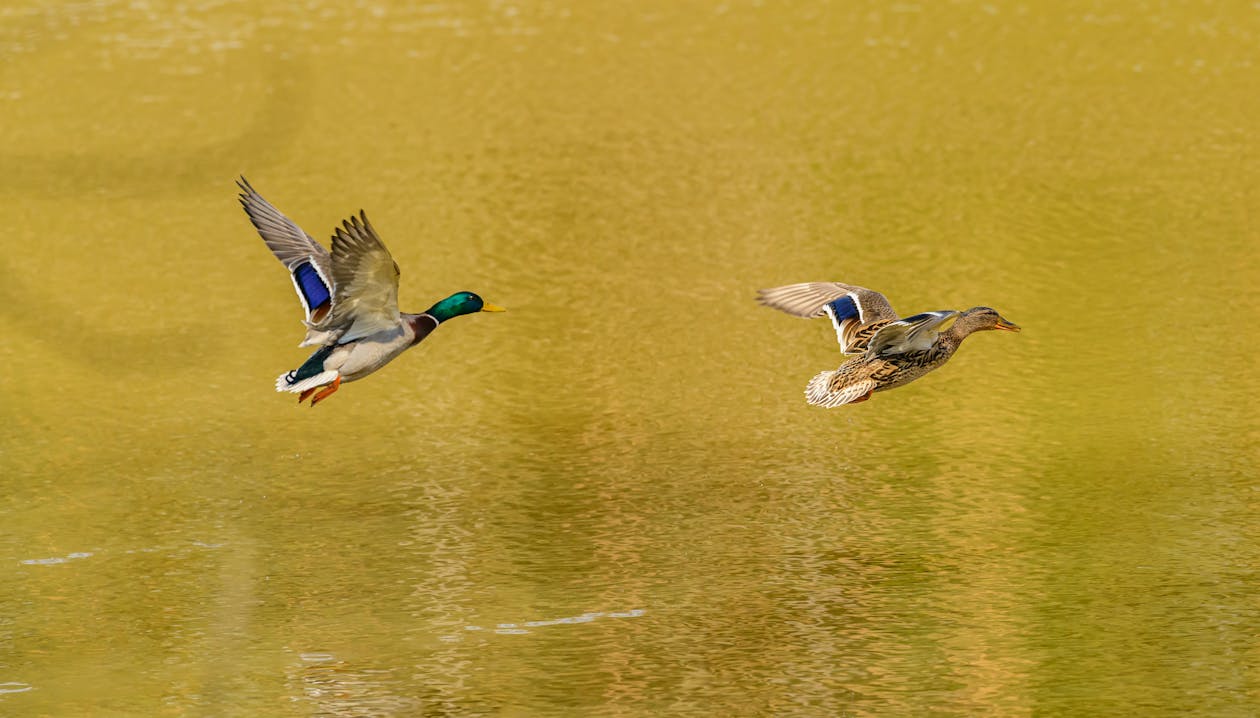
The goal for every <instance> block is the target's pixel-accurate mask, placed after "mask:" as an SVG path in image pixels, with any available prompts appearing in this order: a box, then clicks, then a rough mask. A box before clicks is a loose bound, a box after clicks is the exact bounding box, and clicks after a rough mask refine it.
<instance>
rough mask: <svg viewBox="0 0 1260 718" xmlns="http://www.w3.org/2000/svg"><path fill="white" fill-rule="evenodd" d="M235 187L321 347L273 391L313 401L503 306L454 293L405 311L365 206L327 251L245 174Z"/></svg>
mask: <svg viewBox="0 0 1260 718" xmlns="http://www.w3.org/2000/svg"><path fill="white" fill-rule="evenodd" d="M236 184H237V186H238V187H240V189H241V194H240V199H241V206H242V207H244V208H245V214H247V215H249V220H250V221H251V222H253V224H254V227H255V228H257V229H258V233H259V234H261V235H262V238H263V241H264V242H266V243H267V247H268V248H269V249H270V250H271V251H272V253H273V254H275V255H276V258H277V259H279V260H280V262H281V263H283V264H284V266H285V269H287V270H289V274H290V276H291V278H292V279H293V288H294V289H296V290H297V295H298V299H299V300H300V301H301V302H302V309H303V310H304V311H305V312H306V319H305V321H304V323H305V324H306V327H307V329H306V338H305V339H304V340H303V341H302V343H301V344H299V345H298V346H318V347H319V349H317V350H316V351H315V353H314V354H312V355H311V356H310V358H308V359H307V360H306V361H305V362H304V363H303V364H302V366H300V367H298V368H297V369H294V370H293V371H290V372H286V373H284V374H281V375H280V377H279V378H278V379H276V391H288V392H293V393H295V394H297V395H298V403H299V404H300V403H302V402H304V401H306V400H307V399H308V398H310V400H311V406H315V405H316V404H318V403H319V402H321V401H323V400H324V399H327V398H328V397H329V396H330V395H331V394H332V393H333V392H335V391H337V388H338V387H340V386H341V383H342V382H343V381H355V380H356V379H362V378H363V377H365V376H367V375H368V374H371V373H372V372H374V371H376V370H377V369H380V368H381V367H383V366H385V365H386V364H388V363H389V362H391V361H393V360H394V358H395V357H397V356H398V355H399V354H402V353H403V352H404V351H406V350H407V349H410V348H411V347H413V346H415V345H417V344H419V343H420V342H421V341H423V340H424V339H425V337H427V336H429V335H430V334H432V333H433V330H434V329H437V328H438V325H440V324H441V323H442V322H445V321H447V320H448V319H452V318H454V317H458V316H461V315H464V314H473V313H475V312H501V311H504V310H503V307H497V306H495V305H493V304H488V303H486V302H485V301H483V300H482V299H481V297H479V296H477V295H476V294H473V293H472V292H456V293H455V294H452V295H451V296H449V297H447V298H446V299H443V300H442V301H440V302H438V303H437V304H434V305H433V306H431V307H429V308H428V309H426V310H424V311H423V312H421V313H419V314H406V313H403V312H400V311H398V276H399V272H398V265H397V264H395V263H394V258H393V257H392V256H390V253H389V250H388V249H386V248H385V245H384V243H382V242H381V239H380V237H378V236H377V235H376V230H374V229H373V228H372V225H371V224H370V223H369V222H368V219H367V215H366V214H364V213H363V211H362V210H360V211H359V216H358V217H350V219H347V220H345V221H344V222H342V225H341V226H340V227H337V228H336V231H335V232H334V234H333V237H332V253H331V254H330V253H329V252H328V250H326V249H324V247H323V246H322V245H321V244H319V243H318V242H316V241H315V240H314V239H313V238H312V237H311V235H309V234H307V233H306V232H304V231H302V228H301V227H299V226H297V224H295V223H294V222H293V220H291V219H289V218H288V217H286V216H284V215H283V214H281V213H280V211H279V210H277V209H276V208H275V207H273V206H272V205H271V203H270V202H268V201H267V200H265V199H263V198H262V195H260V194H258V192H256V191H255V190H254V188H253V187H251V186H250V184H249V182H247V181H246V180H245V178H244V177H241V179H240V180H239V181H238V182H237V183H236ZM312 395H313V396H312Z"/></svg>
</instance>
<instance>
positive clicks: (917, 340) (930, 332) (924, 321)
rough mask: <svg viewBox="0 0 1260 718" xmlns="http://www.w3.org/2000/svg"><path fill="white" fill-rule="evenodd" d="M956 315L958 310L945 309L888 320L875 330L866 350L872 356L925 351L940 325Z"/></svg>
mask: <svg viewBox="0 0 1260 718" xmlns="http://www.w3.org/2000/svg"><path fill="white" fill-rule="evenodd" d="M956 316H958V312H955V311H953V310H950V309H947V310H945V311H940V312H924V313H922V314H916V315H914V316H913V317H906V318H905V319H899V320H897V321H895V322H890V323H888V324H886V325H884V326H883V327H881V328H880V329H879V330H878V331H876V332H875V335H874V336H872V337H871V341H870V344H869V345H868V347H867V350H866V351H867V352H869V353H870V354H871V355H872V356H888V355H889V354H902V353H904V352H909V351H927V350H928V349H931V348H932V344H934V343H935V342H936V337H937V336H939V334H940V330H941V326H942V325H943V324H944V323H945V322H947V321H949V320H950V319H953V318H954V317H956Z"/></svg>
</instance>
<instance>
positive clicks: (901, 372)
mask: <svg viewBox="0 0 1260 718" xmlns="http://www.w3.org/2000/svg"><path fill="white" fill-rule="evenodd" d="M757 301H758V302H760V303H762V304H764V305H765V306H767V307H773V308H775V309H780V310H782V311H785V312H787V313H788V314H792V315H795V316H798V317H805V318H807V319H812V318H814V317H821V316H828V317H831V323H832V324H834V325H835V327H836V338H837V339H839V340H840V351H842V352H844V353H845V354H848V355H856V356H854V358H852V359H849V360H848V361H846V362H845V363H843V364H841V365H840V368H839V369H836V370H835V371H824V372H821V373H819V374H818V375H817V376H815V377H814V378H813V379H811V380H810V382H809V386H807V387H806V388H805V398H806V400H807V401H808V402H809V403H810V404H816V405H818V406H825V407H827V408H831V407H834V406H840V405H841V404H856V403H857V402H859V401H866V400H867V399H869V398H871V393H872V392H876V391H886V390H888V389H895V388H897V387H899V386H902V385H904V384H909V383H910V382H912V381H914V380H915V379H918V378H919V377H921V376H923V375H924V374H926V373H928V372H930V371H932V370H933V369H936V368H937V367H940V366H941V365H943V364H944V363H945V362H947V361H949V358H950V357H951V356H953V355H954V352H955V351H958V345H960V344H962V341H963V340H964V339H966V338H967V335H969V334H971V333H972V332H977V331H981V330H984V329H1003V330H1005V331H1008V332H1017V331H1019V327H1018V326H1016V325H1014V324H1012V323H1010V322H1008V321H1006V320H1005V319H1003V318H1002V316H1001V315H1000V314H998V313H997V312H996V311H994V310H992V309H990V308H989V307H972V308H971V309H968V310H967V311H965V312H956V311H953V310H945V311H939V312H924V313H923V314H916V315H914V316H913V317H906V318H904V319H901V318H899V317H898V316H897V312H895V311H893V308H892V305H891V304H889V303H888V300H887V299H885V298H884V295H882V294H880V293H879V292H876V291H872V290H870V289H864V288H862V287H855V286H853V285H850V284H840V283H839V282H807V283H805V284H792V285H789V286H786V287H775V288H774V289H762V290H759V291H758V292H757ZM951 319H953V320H954V323H953V324H952V325H951V326H950V327H949V328H948V329H944V328H943V327H944V325H945V323H946V322H948V321H949V320H951Z"/></svg>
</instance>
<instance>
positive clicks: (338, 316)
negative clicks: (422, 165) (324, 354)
mask: <svg viewBox="0 0 1260 718" xmlns="http://www.w3.org/2000/svg"><path fill="white" fill-rule="evenodd" d="M398 276H399V272H398V265H397V264H395V263H394V258H393V257H392V256H390V253H389V250H388V249H386V248H385V244H384V243H383V242H381V238H380V237H378V236H377V235H376V230H374V229H372V225H371V224H370V223H369V222H368V219H367V215H366V214H364V213H363V211H362V210H360V211H359V216H358V217H351V218H350V219H347V220H345V221H344V222H342V223H341V226H340V227H338V228H337V230H336V232H335V234H333V238H332V277H333V287H335V291H334V294H333V310H332V313H331V314H329V315H328V318H327V319H325V320H324V321H323V322H320V323H318V324H317V325H316V326H315V328H316V329H319V330H323V331H338V330H344V331H341V332H340V333H339V335H338V336H339V339H338V340H339V342H340V343H343V344H344V343H346V342H349V341H353V340H355V339H359V338H362V337H365V336H368V335H371V334H375V333H376V332H379V331H385V330H388V329H393V328H395V327H397V326H398V323H399V321H400V319H399V314H398Z"/></svg>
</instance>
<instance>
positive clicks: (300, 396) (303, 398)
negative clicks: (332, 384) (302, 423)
mask: <svg viewBox="0 0 1260 718" xmlns="http://www.w3.org/2000/svg"><path fill="white" fill-rule="evenodd" d="M317 391H319V387H317V386H313V387H311V388H310V389H307V390H306V391H304V392H302V393H301V394H298V403H299V404H301V403H302V402H304V401H306V400H307V399H309V398H311V394H314V393H315V392H317Z"/></svg>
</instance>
